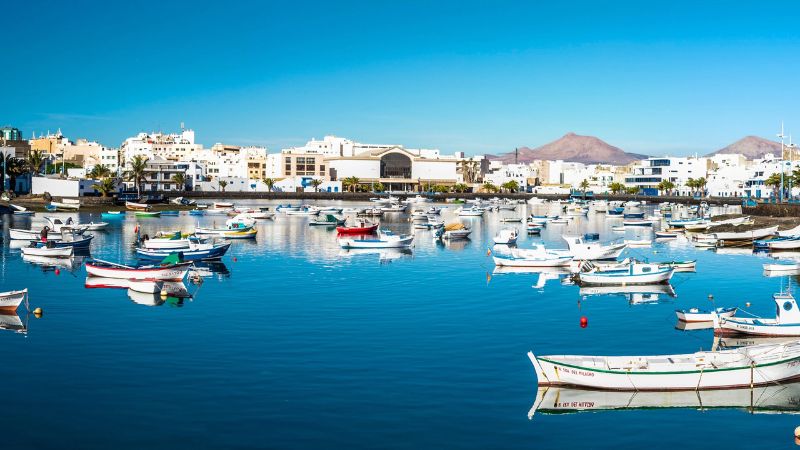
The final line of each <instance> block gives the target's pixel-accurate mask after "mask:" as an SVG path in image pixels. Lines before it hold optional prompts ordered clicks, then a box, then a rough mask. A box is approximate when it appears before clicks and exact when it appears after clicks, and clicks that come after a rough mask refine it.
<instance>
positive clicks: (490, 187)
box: [483, 182, 498, 192]
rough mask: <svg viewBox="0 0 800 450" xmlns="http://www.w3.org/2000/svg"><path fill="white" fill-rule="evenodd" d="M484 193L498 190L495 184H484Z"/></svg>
mask: <svg viewBox="0 0 800 450" xmlns="http://www.w3.org/2000/svg"><path fill="white" fill-rule="evenodd" d="M483 191H484V192H497V191H498V188H497V186H495V185H494V184H492V183H489V182H486V183H483Z"/></svg>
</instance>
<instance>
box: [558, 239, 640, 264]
mask: <svg viewBox="0 0 800 450" xmlns="http://www.w3.org/2000/svg"><path fill="white" fill-rule="evenodd" d="M562 237H563V238H564V240H565V241H567V246H568V247H569V251H570V253H571V254H572V257H573V258H575V259H617V258H618V257H619V255H620V254H621V253H622V251H623V250H625V248H626V247H627V244H625V243H624V242H623V243H621V244H602V243H600V242H586V240H585V239H584V238H583V236H568V235H564V236H562Z"/></svg>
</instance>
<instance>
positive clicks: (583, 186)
mask: <svg viewBox="0 0 800 450" xmlns="http://www.w3.org/2000/svg"><path fill="white" fill-rule="evenodd" d="M580 187H581V191H582V192H583V199H584V200H586V190H587V189H589V180H587V179H585V178H584V180H583V181H581V184H580Z"/></svg>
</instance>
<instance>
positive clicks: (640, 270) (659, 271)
mask: <svg viewBox="0 0 800 450" xmlns="http://www.w3.org/2000/svg"><path fill="white" fill-rule="evenodd" d="M674 273H675V269H673V268H671V267H662V266H659V265H658V264H647V263H640V262H633V263H631V264H629V265H628V267H625V268H621V269H611V270H599V269H592V270H590V271H588V272H580V273H579V274H578V280H579V281H580V283H581V284H584V285H591V284H595V285H606V286H611V285H628V284H657V283H666V282H668V281H669V280H670V278H672V275H673V274H674Z"/></svg>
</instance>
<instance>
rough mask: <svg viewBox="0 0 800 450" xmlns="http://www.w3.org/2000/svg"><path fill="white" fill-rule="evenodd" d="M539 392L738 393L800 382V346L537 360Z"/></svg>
mask: <svg viewBox="0 0 800 450" xmlns="http://www.w3.org/2000/svg"><path fill="white" fill-rule="evenodd" d="M528 358H529V359H530V361H531V364H533V367H534V369H535V371H536V377H537V378H538V384H539V386H575V387H584V388H592V389H610V390H620V391H670V390H673V391H697V390H704V389H732V388H740V387H755V386H764V385H770V384H773V383H778V382H786V381H790V380H795V379H798V378H800V341H790V342H786V343H776V344H763V345H754V346H750V347H742V348H738V349H734V350H723V351H716V352H711V351H708V352H703V351H701V352H697V353H688V354H678V355H658V356H579V355H554V356H539V357H537V356H535V355H534V354H533V353H532V352H528Z"/></svg>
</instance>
